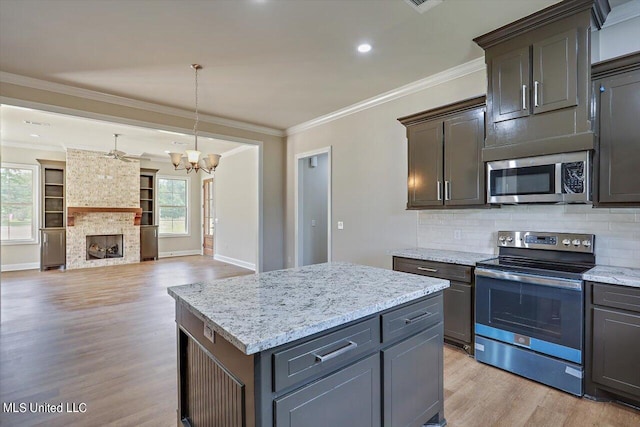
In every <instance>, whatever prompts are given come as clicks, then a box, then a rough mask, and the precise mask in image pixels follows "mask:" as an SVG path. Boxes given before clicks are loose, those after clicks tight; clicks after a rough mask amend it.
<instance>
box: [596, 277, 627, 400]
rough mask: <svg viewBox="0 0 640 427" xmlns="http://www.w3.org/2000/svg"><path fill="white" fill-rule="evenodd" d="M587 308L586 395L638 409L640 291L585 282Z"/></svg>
mask: <svg viewBox="0 0 640 427" xmlns="http://www.w3.org/2000/svg"><path fill="white" fill-rule="evenodd" d="M587 308H588V310H587V335H586V336H587V339H586V341H587V347H586V348H587V350H588V351H587V366H586V370H587V372H586V381H585V394H586V395H588V396H592V397H594V398H596V399H604V400H609V399H616V400H621V401H624V402H627V403H631V404H633V405H635V406H640V288H632V287H626V286H616V285H606V284H601V283H592V282H587ZM589 350H590V351H589Z"/></svg>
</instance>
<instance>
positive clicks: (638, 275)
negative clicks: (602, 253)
mask: <svg viewBox="0 0 640 427" xmlns="http://www.w3.org/2000/svg"><path fill="white" fill-rule="evenodd" d="M582 278H583V279H584V280H589V281H591V282H600V283H609V284H611V285H623V286H631V287H634V288H640V268H629V267H613V266H610V265H596V266H595V267H594V268H592V269H591V270H589V271H587V272H586V273H584V274H583V275H582Z"/></svg>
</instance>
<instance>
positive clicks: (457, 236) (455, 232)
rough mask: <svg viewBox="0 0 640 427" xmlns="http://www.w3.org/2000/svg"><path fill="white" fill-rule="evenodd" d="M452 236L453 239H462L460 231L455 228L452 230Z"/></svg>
mask: <svg viewBox="0 0 640 427" xmlns="http://www.w3.org/2000/svg"><path fill="white" fill-rule="evenodd" d="M453 238H454V239H455V240H460V239H462V233H461V232H460V230H455V231H454V232H453Z"/></svg>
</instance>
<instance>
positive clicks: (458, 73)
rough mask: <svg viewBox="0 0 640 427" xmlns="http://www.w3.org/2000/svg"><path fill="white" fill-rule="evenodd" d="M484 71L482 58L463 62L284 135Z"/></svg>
mask: <svg viewBox="0 0 640 427" xmlns="http://www.w3.org/2000/svg"><path fill="white" fill-rule="evenodd" d="M485 69H486V66H485V63H484V56H483V57H480V58H476V59H473V60H471V61H469V62H465V63H464V64H460V65H457V66H455V67H453V68H449V69H448V70H445V71H442V72H440V73H436V74H433V75H431V76H429V77H426V78H424V79H421V80H417V81H415V82H413V83H409V84H407V85H404V86H400V87H399V88H396V89H393V90H391V91H389V92H385V93H382V94H380V95H377V96H374V97H373V98H369V99H365V100H364V101H360V102H358V103H355V104H353V105H350V106H348V107H345V108H342V109H340V110H337V111H334V112H333V113H329V114H325V115H324V116H320V117H317V118H315V119H312V120H309V121H307V122H303V123H300V124H298V125H295V126H292V127H290V128H288V129H287V130H286V134H287V136H290V135H293V134H296V133H299V132H302V131H305V130H309V129H311V128H314V127H316V126H320V125H323V124H326V123H329V122H332V121H334V120H338V119H340V118H342V117H346V116H348V115H351V114H354V113H358V112H360V111H364V110H367V109H369V108H373V107H376V106H378V105H381V104H384V103H386V102H389V101H393V100H395V99H398V98H402V97H404V96H407V95H411V94H413V93H416V92H420V91H422V90H425V89H428V88H430V87H433V86H438V85H440V84H443V83H446V82H448V81H450V80H455V79H457V78H460V77H463V76H466V75H468V74H472V73H475V72H477V71H482V70H485Z"/></svg>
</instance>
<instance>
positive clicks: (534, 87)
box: [533, 80, 540, 107]
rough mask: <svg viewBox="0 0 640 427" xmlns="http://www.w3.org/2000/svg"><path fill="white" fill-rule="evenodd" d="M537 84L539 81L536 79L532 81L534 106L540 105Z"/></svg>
mask: <svg viewBox="0 0 640 427" xmlns="http://www.w3.org/2000/svg"><path fill="white" fill-rule="evenodd" d="M539 85H540V83H539V82H538V81H537V80H536V81H535V82H533V105H534V106H536V107H539V106H540V105H538V86H539Z"/></svg>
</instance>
